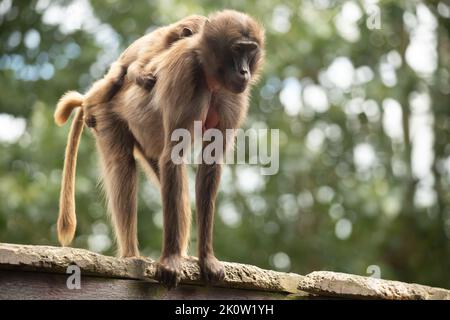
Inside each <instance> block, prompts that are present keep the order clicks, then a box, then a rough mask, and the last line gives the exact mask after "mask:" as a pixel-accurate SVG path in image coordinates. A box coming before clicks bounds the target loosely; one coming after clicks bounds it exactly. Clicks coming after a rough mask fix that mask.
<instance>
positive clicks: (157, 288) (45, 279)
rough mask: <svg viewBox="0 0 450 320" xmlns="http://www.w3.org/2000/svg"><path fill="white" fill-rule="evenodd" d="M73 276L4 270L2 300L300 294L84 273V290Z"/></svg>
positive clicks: (0, 284)
mask: <svg viewBox="0 0 450 320" xmlns="http://www.w3.org/2000/svg"><path fill="white" fill-rule="evenodd" d="M68 277H69V275H64V274H58V273H43V272H40V273H37V272H27V271H14V270H0V299H3V300H8V299H20V300H22V299H27V300H40V299H48V300H56V299H61V300H65V299H75V300H77V299H83V300H97V299H101V300H109V299H116V300H121V299H135V300H152V299H181V300H189V299H224V300H230V299H240V300H245V299H256V300H266V299H294V298H300V296H294V295H288V294H282V293H275V292H267V291H253V290H245V289H230V288H218V287H206V286H198V285H181V286H179V287H178V288H176V289H173V290H167V289H165V288H164V287H163V286H161V285H159V284H158V283H157V282H154V281H145V280H133V279H109V278H103V277H95V276H88V275H82V276H81V288H80V289H68V287H67V285H66V282H67V279H68Z"/></svg>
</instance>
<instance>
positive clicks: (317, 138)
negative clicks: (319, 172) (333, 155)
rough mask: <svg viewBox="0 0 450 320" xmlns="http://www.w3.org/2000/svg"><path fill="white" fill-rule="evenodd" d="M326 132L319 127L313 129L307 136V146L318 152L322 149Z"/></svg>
mask: <svg viewBox="0 0 450 320" xmlns="http://www.w3.org/2000/svg"><path fill="white" fill-rule="evenodd" d="M324 141H325V134H324V132H323V131H322V130H320V129H319V128H313V129H311V130H310V131H309V132H308V134H307V136H306V147H308V149H310V150H311V151H314V152H318V151H320V150H321V149H322V146H323V143H324Z"/></svg>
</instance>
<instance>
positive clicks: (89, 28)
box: [36, 0, 120, 77]
mask: <svg viewBox="0 0 450 320" xmlns="http://www.w3.org/2000/svg"><path fill="white" fill-rule="evenodd" d="M36 9H37V10H38V11H40V12H43V16H42V21H43V22H44V23H46V24H49V25H58V26H59V29H60V31H61V32H62V33H64V34H71V33H73V32H75V31H77V30H80V29H81V30H84V31H86V32H88V33H90V34H92V35H93V36H94V38H95V42H96V43H97V45H98V46H100V47H101V48H102V51H101V52H100V54H99V55H98V57H97V61H96V62H95V63H94V67H93V68H94V71H93V73H94V75H95V77H97V73H96V70H98V69H100V70H101V71H102V72H104V70H105V69H106V68H107V66H108V65H109V64H110V63H111V62H112V61H114V59H115V58H117V56H118V55H119V43H120V41H119V38H120V36H119V35H118V34H117V32H116V31H115V30H114V29H113V28H112V27H111V26H110V25H109V24H105V23H102V22H101V21H100V19H98V18H97V17H96V16H95V13H94V10H93V8H92V6H91V4H90V2H89V1H88V0H74V1H72V2H70V4H69V5H67V6H63V5H61V4H60V3H58V2H50V1H46V0H40V1H38V3H37V5H36ZM91 71H92V69H91Z"/></svg>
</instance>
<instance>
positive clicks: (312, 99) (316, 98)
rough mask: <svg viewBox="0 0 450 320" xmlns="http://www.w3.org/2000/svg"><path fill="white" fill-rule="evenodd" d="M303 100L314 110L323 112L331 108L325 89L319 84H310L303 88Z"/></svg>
mask: <svg viewBox="0 0 450 320" xmlns="http://www.w3.org/2000/svg"><path fill="white" fill-rule="evenodd" d="M303 100H304V102H305V104H306V105H308V106H309V107H311V108H312V109H313V110H314V111H316V112H319V113H323V112H325V111H327V110H328V109H329V108H330V105H329V103H328V97H327V94H326V93H325V90H324V89H323V88H322V87H321V86H318V85H315V84H310V85H307V86H306V87H305V89H304V90H303Z"/></svg>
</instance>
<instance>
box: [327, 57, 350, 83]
mask: <svg viewBox="0 0 450 320" xmlns="http://www.w3.org/2000/svg"><path fill="white" fill-rule="evenodd" d="M354 74H355V68H354V67H353V64H352V62H351V61H350V59H349V58H347V57H337V58H336V59H334V60H333V62H332V63H331V64H330V66H329V67H328V69H327V77H328V79H329V80H330V81H331V82H332V83H333V84H334V85H335V86H336V87H338V88H341V89H349V88H350V86H351V85H352V84H353V77H354Z"/></svg>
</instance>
